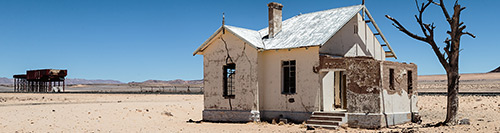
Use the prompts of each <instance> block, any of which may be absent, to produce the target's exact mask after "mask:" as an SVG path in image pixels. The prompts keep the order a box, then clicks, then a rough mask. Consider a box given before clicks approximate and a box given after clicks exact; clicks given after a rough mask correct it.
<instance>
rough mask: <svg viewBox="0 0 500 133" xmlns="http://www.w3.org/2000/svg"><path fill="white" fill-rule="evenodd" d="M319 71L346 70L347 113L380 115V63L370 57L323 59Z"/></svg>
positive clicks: (324, 57)
mask: <svg viewBox="0 0 500 133" xmlns="http://www.w3.org/2000/svg"><path fill="white" fill-rule="evenodd" d="M319 69H345V72H346V75H347V77H346V78H347V79H346V80H347V81H346V86H347V97H346V99H347V111H348V112H349V113H380V112H381V111H380V90H381V89H382V88H381V81H380V63H379V61H377V60H373V59H370V58H368V57H353V58H335V57H334V58H332V57H326V56H322V57H321V65H320V66H319Z"/></svg>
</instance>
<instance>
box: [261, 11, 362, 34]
mask: <svg viewBox="0 0 500 133" xmlns="http://www.w3.org/2000/svg"><path fill="white" fill-rule="evenodd" d="M355 6H364V5H362V4H359V5H351V6H344V7H337V8H330V9H325V10H319V11H314V12H309V13H304V14H298V15H295V16H292V17H290V18H287V19H285V20H284V21H283V22H285V21H287V20H289V19H292V18H295V17H298V16H302V15H310V14H314V13H320V12H326V11H331V10H338V9H343V8H350V7H355ZM267 28H269V26H267V27H264V28H262V29H260V30H257V31H258V32H261V31H262V30H265V29H267Z"/></svg>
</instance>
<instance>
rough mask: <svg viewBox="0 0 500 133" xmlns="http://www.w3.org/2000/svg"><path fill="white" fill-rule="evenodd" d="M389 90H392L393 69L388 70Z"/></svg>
mask: <svg viewBox="0 0 500 133" xmlns="http://www.w3.org/2000/svg"><path fill="white" fill-rule="evenodd" d="M389 88H390V89H391V90H394V69H392V68H391V69H389Z"/></svg>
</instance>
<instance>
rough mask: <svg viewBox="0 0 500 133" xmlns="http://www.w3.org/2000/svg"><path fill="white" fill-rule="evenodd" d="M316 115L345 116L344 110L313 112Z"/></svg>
mask: <svg viewBox="0 0 500 133" xmlns="http://www.w3.org/2000/svg"><path fill="white" fill-rule="evenodd" d="M313 115H316V116H341V117H345V112H313Z"/></svg>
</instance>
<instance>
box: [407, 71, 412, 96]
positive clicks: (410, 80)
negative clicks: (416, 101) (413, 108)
mask: <svg viewBox="0 0 500 133" xmlns="http://www.w3.org/2000/svg"><path fill="white" fill-rule="evenodd" d="M412 92H413V74H412V72H411V71H408V94H411V93H412Z"/></svg>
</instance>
